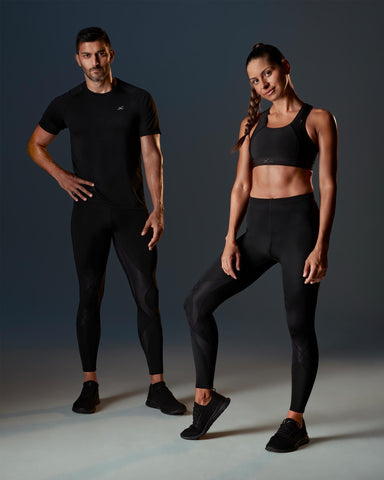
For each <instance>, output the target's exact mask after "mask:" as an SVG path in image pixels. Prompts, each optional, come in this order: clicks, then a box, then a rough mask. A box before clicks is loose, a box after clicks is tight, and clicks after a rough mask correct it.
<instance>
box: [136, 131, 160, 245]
mask: <svg viewBox="0 0 384 480" xmlns="http://www.w3.org/2000/svg"><path fill="white" fill-rule="evenodd" d="M140 142H141V152H142V155H143V163H144V170H145V178H146V180H147V185H148V188H149V192H150V194H151V198H152V205H153V210H152V213H151V214H150V215H149V217H148V220H147V221H146V223H145V225H144V228H143V231H142V232H141V235H145V234H146V233H147V232H148V230H149V229H150V228H152V230H153V235H152V239H151V241H150V242H149V244H148V248H149V250H152V248H153V247H154V246H155V245H156V244H157V243H158V241H159V240H160V237H161V235H162V233H163V231H164V204H163V190H164V184H163V155H162V153H161V148H160V134H155V135H145V136H144V137H140Z"/></svg>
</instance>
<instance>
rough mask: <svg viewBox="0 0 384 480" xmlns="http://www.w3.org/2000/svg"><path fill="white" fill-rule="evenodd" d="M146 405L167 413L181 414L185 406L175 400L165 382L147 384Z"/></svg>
mask: <svg viewBox="0 0 384 480" xmlns="http://www.w3.org/2000/svg"><path fill="white" fill-rule="evenodd" d="M145 404H146V405H147V407H152V408H158V409H159V410H160V411H161V412H163V413H166V414H167V415H183V413H185V411H186V410H187V408H186V406H185V405H183V404H182V403H180V402H179V401H177V400H176V398H175V397H174V396H173V394H172V392H171V391H170V390H169V388H168V387H167V386H166V385H165V382H157V383H152V384H151V385H150V386H149V392H148V398H147V401H146V402H145Z"/></svg>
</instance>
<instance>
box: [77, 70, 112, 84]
mask: <svg viewBox="0 0 384 480" xmlns="http://www.w3.org/2000/svg"><path fill="white" fill-rule="evenodd" d="M92 71H94V72H95V73H94V74H92ZM83 72H84V73H85V75H86V76H87V78H89V80H92V82H100V81H102V80H104V79H105V78H106V77H107V76H108V72H104V70H103V69H102V68H97V69H93V68H91V69H90V70H86V69H85V68H83Z"/></svg>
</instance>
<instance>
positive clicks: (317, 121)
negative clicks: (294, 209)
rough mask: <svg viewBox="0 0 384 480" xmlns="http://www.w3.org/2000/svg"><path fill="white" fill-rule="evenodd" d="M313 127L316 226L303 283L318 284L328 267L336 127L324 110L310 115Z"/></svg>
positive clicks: (334, 174) (335, 165)
mask: <svg viewBox="0 0 384 480" xmlns="http://www.w3.org/2000/svg"><path fill="white" fill-rule="evenodd" d="M314 113H315V115H314V118H313V121H314V127H315V129H316V133H317V139H318V144H319V189H320V223H319V234H318V237H317V241H316V245H315V248H314V249H313V251H312V252H311V253H310V255H309V256H308V258H307V260H306V261H305V266H304V271H303V277H306V280H305V282H304V283H316V282H320V281H321V280H322V279H323V278H324V277H325V274H326V271H327V266H328V247H329V239H330V236H331V229H332V223H333V218H334V216H335V208H336V188H337V183H336V172H337V126H336V120H335V118H334V117H333V115H332V114H331V113H329V112H327V111H325V110H319V111H317V112H314Z"/></svg>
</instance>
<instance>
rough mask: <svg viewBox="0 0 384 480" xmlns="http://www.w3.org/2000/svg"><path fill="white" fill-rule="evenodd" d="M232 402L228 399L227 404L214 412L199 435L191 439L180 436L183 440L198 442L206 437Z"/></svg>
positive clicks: (224, 403) (223, 404)
mask: <svg viewBox="0 0 384 480" xmlns="http://www.w3.org/2000/svg"><path fill="white" fill-rule="evenodd" d="M230 402H231V399H230V398H226V399H225V402H223V403H222V404H221V405H220V406H219V407H218V408H217V409H216V410H215V411H214V412H212V415H211V417H210V419H209V420H208V422H207V423H206V425H205V427H204V429H203V430H202V432H201V433H199V434H198V435H193V436H190V437H184V436H183V434H182V433H181V434H180V436H181V438H184V440H198V439H199V438H200V437H202V436H203V435H205V434H206V433H207V432H208V430H209V429H210V428H211V426H212V423H213V422H214V421H215V420H217V419H218V418H219V417H220V415H221V414H222V413H223V412H224V410H225V409H226V408H227V407H228V405H229V404H230Z"/></svg>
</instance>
